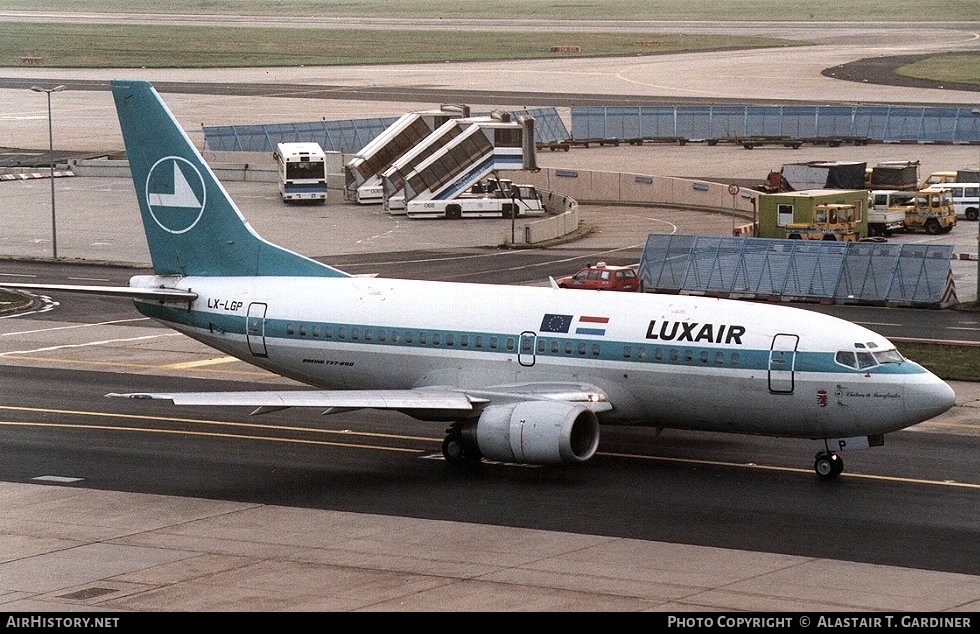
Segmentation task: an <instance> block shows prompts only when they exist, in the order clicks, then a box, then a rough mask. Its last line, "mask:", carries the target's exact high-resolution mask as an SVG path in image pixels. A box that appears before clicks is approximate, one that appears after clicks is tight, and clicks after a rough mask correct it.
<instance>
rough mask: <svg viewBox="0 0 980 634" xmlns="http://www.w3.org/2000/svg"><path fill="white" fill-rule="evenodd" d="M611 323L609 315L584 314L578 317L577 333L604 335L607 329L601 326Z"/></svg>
mask: <svg viewBox="0 0 980 634" xmlns="http://www.w3.org/2000/svg"><path fill="white" fill-rule="evenodd" d="M608 323H609V318H608V317H595V316H592V315H582V316H581V317H579V318H578V322H577V324H576V326H575V334H577V335H597V336H600V337H601V336H603V335H605V334H606V329H605V328H602V327H600V326H603V325H605V324H608Z"/></svg>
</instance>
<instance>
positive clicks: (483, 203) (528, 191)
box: [405, 181, 546, 220]
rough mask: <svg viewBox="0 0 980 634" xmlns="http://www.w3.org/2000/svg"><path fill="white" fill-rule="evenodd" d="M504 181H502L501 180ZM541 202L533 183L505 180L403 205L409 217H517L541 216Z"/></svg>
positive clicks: (542, 213)
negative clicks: (487, 187) (486, 187)
mask: <svg viewBox="0 0 980 634" xmlns="http://www.w3.org/2000/svg"><path fill="white" fill-rule="evenodd" d="M501 183H504V181H501ZM545 213H546V212H545V208H544V203H543V202H542V200H541V196H540V195H539V194H538V190H537V188H536V187H534V186H533V185H515V184H509V183H507V184H506V186H505V187H499V188H496V189H494V190H493V191H484V192H482V193H473V191H472V190H471V192H470V193H467V194H461V195H459V196H457V197H455V198H448V199H428V200H410V201H408V203H406V205H405V215H407V216H408V217H409V218H448V219H450V220H457V219H460V218H519V217H524V216H543V215H544V214H545Z"/></svg>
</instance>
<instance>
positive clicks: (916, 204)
mask: <svg viewBox="0 0 980 634" xmlns="http://www.w3.org/2000/svg"><path fill="white" fill-rule="evenodd" d="M899 208H901V209H902V210H904V211H905V222H904V223H903V224H904V225H905V231H906V232H912V231H925V232H926V233H928V234H930V235H936V234H937V233H949V232H950V231H952V230H953V227H955V226H956V208H955V207H954V206H953V196H952V194H951V193H950V192H949V190H948V189H936V190H929V189H924V190H920V191H917V192H915V195H914V196H912V197H911V198H909V200H908V202H907V203H905V204H902V205H899Z"/></svg>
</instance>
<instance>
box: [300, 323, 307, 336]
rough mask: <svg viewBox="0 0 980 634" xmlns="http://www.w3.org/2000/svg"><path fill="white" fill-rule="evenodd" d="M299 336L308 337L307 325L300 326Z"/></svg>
mask: <svg viewBox="0 0 980 634" xmlns="http://www.w3.org/2000/svg"><path fill="white" fill-rule="evenodd" d="M299 336H300V337H305V336H306V324H300V326H299Z"/></svg>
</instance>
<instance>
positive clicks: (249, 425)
mask: <svg viewBox="0 0 980 634" xmlns="http://www.w3.org/2000/svg"><path fill="white" fill-rule="evenodd" d="M0 410H9V411H20V412H39V413H46V414H72V415H76V416H98V417H100V418H126V419H134V420H146V421H154V420H155V421H161V422H179V423H191V424H200V425H214V426H220V427H242V428H251V429H268V430H273V429H275V430H285V431H299V432H306V433H310V434H324V435H337V436H344V435H349V436H363V437H376V438H388V439H393V440H412V441H423V442H434V443H441V442H442V440H441V439H438V438H425V437H420V436H405V435H396V434H381V433H376V432H356V431H351V430H349V429H344V430H331V429H319V428H315V427H296V426H293V425H266V424H256V423H239V422H233V421H217V420H206V419H196V418H177V417H166V416H149V415H145V414H116V413H111V412H93V411H84V410H61V409H45V408H36V407H19V406H11V405H0ZM0 426H20V427H52V428H64V429H90V430H100V429H102V430H110V431H147V432H152V433H160V434H183V435H186V436H207V437H217V438H236V439H248V440H267V441H270V442H283V443H294V444H308V445H323V446H331V447H353V448H357V449H382V450H385V451H398V452H404V453H424V452H423V451H422V450H419V449H405V448H392V447H384V446H378V445H359V444H352V443H341V442H330V441H321V440H300V439H289V438H276V437H272V436H248V435H244V434H229V433H218V432H203V431H202V432H194V431H180V430H161V429H152V428H143V427H119V426H108V425H106V426H100V425H73V424H70V423H29V422H21V421H0ZM596 455H597V456H605V457H610V458H627V459H634V460H644V461H654V462H676V463H681V464H700V465H711V466H716V467H736V468H740V469H763V470H766V471H781V472H785V473H801V474H807V475H813V470H812V469H803V468H799V467H779V466H771V465H760V464H755V463H738V462H725V461H721V460H697V459H693V458H669V457H664V456H646V455H642V454H632V453H613V452H603V451H600V452H597V453H596ZM837 477H838V478H863V479H866V480H881V481H886V482H900V483H905V484H926V485H933V486H948V487H956V488H965V489H980V484H972V483H969V482H954V481H951V480H923V479H919V478H902V477H896V476H882V475H874V474H866V473H849V472H846V471H845V472H844V473H842V474H841V475H839V476H837Z"/></svg>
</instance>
